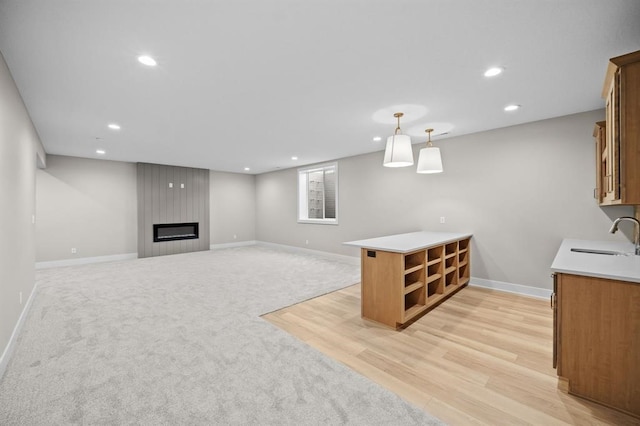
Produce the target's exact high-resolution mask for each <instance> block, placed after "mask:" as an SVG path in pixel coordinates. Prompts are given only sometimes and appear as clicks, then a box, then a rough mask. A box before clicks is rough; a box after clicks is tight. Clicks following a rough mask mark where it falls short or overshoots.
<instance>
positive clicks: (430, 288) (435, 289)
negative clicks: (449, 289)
mask: <svg viewBox="0 0 640 426" xmlns="http://www.w3.org/2000/svg"><path fill="white" fill-rule="evenodd" d="M440 278H442V276H440V277H438V279H436V280H433V281H431V282H430V283H428V284H427V300H429V299H433V298H434V297H435V296H438V295H440V294H442V293H444V287H443V285H442V283H443V281H442V279H440Z"/></svg>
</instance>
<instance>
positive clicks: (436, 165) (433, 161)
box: [417, 129, 442, 173]
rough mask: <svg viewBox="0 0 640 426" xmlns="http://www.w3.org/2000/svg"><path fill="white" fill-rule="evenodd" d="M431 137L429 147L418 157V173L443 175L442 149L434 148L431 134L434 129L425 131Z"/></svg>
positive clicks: (421, 151)
mask: <svg viewBox="0 0 640 426" xmlns="http://www.w3.org/2000/svg"><path fill="white" fill-rule="evenodd" d="M425 132H427V135H429V140H428V141H427V147H426V148H422V149H421V150H420V157H418V170H417V172H418V173H442V157H441V156H440V148H438V147H436V146H433V144H432V143H431V132H433V129H427V130H425Z"/></svg>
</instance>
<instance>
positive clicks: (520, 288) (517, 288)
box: [469, 277, 552, 299]
mask: <svg viewBox="0 0 640 426" xmlns="http://www.w3.org/2000/svg"><path fill="white" fill-rule="evenodd" d="M469 285H472V286H476V287H483V288H490V289H493V290H498V291H505V292H507V293H516V294H520V295H522V296H530V297H535V298H538V299H548V298H549V297H550V296H551V293H552V290H548V289H546V288H538V287H530V286H527V285H520V284H512V283H506V282H504V281H494V280H485V279H484V278H476V277H471V280H470V281H469Z"/></svg>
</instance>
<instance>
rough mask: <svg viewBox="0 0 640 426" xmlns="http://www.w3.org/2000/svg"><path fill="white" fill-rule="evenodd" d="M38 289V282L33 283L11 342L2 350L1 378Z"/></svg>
mask: <svg viewBox="0 0 640 426" xmlns="http://www.w3.org/2000/svg"><path fill="white" fill-rule="evenodd" d="M37 290H38V283H35V284H34V285H33V289H31V294H30V295H29V298H28V299H27V303H25V304H24V308H23V309H22V313H21V314H20V318H18V322H17V323H16V326H15V327H14V328H13V332H12V333H11V337H9V342H7V346H5V348H4V351H3V352H2V356H0V380H2V378H3V377H4V373H5V371H6V370H7V366H8V365H9V360H10V359H11V355H13V351H14V350H15V347H16V342H17V340H18V336H19V335H20V331H21V330H22V326H23V325H24V322H25V320H26V318H27V315H28V314H29V311H30V310H31V304H32V302H33V299H35V297H36V292H37Z"/></svg>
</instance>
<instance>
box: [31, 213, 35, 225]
mask: <svg viewBox="0 0 640 426" xmlns="http://www.w3.org/2000/svg"><path fill="white" fill-rule="evenodd" d="M35 223H36V215H35V214H32V215H31V224H33V225H35Z"/></svg>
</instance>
